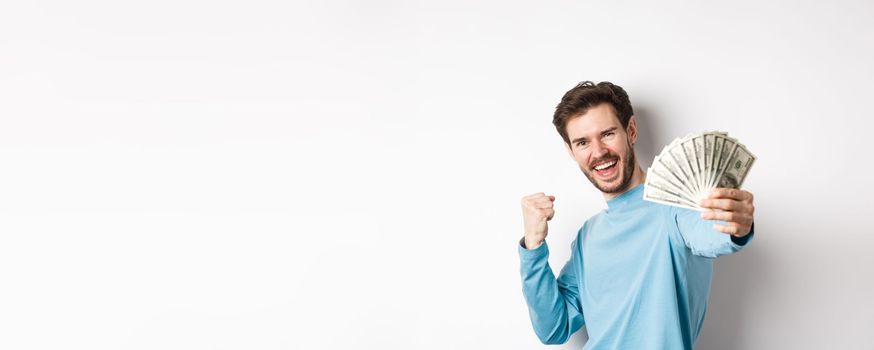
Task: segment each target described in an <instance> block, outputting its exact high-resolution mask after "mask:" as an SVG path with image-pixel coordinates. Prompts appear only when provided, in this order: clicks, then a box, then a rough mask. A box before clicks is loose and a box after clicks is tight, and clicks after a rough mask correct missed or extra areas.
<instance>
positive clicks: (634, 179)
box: [604, 162, 646, 201]
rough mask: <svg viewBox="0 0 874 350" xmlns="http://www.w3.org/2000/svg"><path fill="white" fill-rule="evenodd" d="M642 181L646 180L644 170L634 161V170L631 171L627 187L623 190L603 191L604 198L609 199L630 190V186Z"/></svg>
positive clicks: (632, 186)
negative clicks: (614, 191)
mask: <svg viewBox="0 0 874 350" xmlns="http://www.w3.org/2000/svg"><path fill="white" fill-rule="evenodd" d="M644 181H646V172H644V171H643V169H641V168H640V165H639V164H637V162H634V171H633V172H632V173H631V181H630V182H629V183H628V187H626V188H625V190H624V191H622V192H616V193H604V200H605V201H609V200H611V199H613V198H616V197H618V196H621V195H622V194H623V193H625V192H628V191H630V190H631V189H632V188H634V187H636V186H637V185H640V184H642V183H643V182H644Z"/></svg>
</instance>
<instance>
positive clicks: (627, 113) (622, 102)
mask: <svg viewBox="0 0 874 350" xmlns="http://www.w3.org/2000/svg"><path fill="white" fill-rule="evenodd" d="M602 103H608V104H610V106H611V107H613V112H614V113H616V116H617V117H619V122H620V123H622V127H623V128H627V127H628V121H629V120H630V119H631V116H632V115H634V110H633V109H632V108H631V101H629V100H628V94H627V93H625V90H624V89H622V87H621V86H619V85H614V84H613V83H611V82H609V81H602V82H600V83H598V84H597V85H596V84H595V83H593V82H591V81H588V80H586V81H584V82H581V83H579V84H577V86H575V87H574V88H573V89H570V90H568V92H566V93H565V94H564V96H563V97H562V98H561V102H559V104H558V106H556V107H555V114H554V115H553V116H552V124H553V125H555V129H556V130H557V131H558V134H559V135H561V138H562V139H564V142H565V143H567V144H568V145H570V143H571V141H570V138H568V135H567V122H568V121H569V120H571V119H572V118H575V117H577V116H580V115H583V114H585V113H586V111H588V110H589V108H592V107H595V106H598V105H600V104H602Z"/></svg>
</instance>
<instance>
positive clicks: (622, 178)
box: [566, 103, 637, 193]
mask: <svg viewBox="0 0 874 350" xmlns="http://www.w3.org/2000/svg"><path fill="white" fill-rule="evenodd" d="M567 133H568V138H569V139H570V140H571V145H570V147H568V153H569V154H570V155H571V157H573V158H574V160H575V161H576V162H577V164H578V165H579V166H580V170H582V171H583V174H586V177H587V178H589V181H591V182H592V184H593V185H595V187H596V188H597V189H598V190H600V191H601V192H604V193H621V192H624V191H625V190H626V189H628V185H629V184H630V183H631V177H632V175H633V173H634V168H635V166H636V162H635V160H634V149H633V147H632V145H633V144H634V142H635V139H636V138H637V122H636V121H635V118H634V117H631V120H630V121H629V122H628V129H627V130H626V129H625V128H623V127H622V123H620V122H619V118H618V117H616V114H615V113H614V112H613V108H612V107H611V106H610V105H609V104H607V103H602V104H600V105H597V106H595V107H592V108H589V110H588V111H586V113H585V114H582V115H580V116H577V117H574V118H573V119H571V120H570V121H568V122H567ZM566 146H567V145H566Z"/></svg>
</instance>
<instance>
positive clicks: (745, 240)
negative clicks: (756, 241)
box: [731, 222, 756, 247]
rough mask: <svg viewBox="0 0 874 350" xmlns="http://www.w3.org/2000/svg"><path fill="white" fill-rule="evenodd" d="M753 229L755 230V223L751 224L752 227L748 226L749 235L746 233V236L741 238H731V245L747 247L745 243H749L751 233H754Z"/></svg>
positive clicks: (751, 236)
mask: <svg viewBox="0 0 874 350" xmlns="http://www.w3.org/2000/svg"><path fill="white" fill-rule="evenodd" d="M755 228H756V223H755V222H754V223H752V225H750V233H748V234H747V235H746V236H743V237H740V238H738V237H735V236H731V243H734V244H736V245H737V246H739V247H743V246H745V245H747V243H749V242H750V240H752V239H753V233H754V231H755Z"/></svg>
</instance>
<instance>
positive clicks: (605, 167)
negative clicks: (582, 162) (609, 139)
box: [595, 160, 616, 170]
mask: <svg viewBox="0 0 874 350" xmlns="http://www.w3.org/2000/svg"><path fill="white" fill-rule="evenodd" d="M613 164H616V161H615V160H614V161H612V162H609V163H604V164H601V165H598V166H596V167H595V170H604V169H607V168H609V167H611V166H613Z"/></svg>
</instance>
